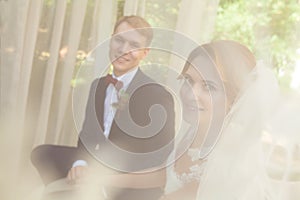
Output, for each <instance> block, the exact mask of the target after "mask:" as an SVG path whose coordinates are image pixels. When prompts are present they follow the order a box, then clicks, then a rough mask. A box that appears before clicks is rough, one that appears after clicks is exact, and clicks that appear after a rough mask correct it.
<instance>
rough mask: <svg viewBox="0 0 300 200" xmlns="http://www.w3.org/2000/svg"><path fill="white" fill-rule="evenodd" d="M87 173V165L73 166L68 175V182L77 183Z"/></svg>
mask: <svg viewBox="0 0 300 200" xmlns="http://www.w3.org/2000/svg"><path fill="white" fill-rule="evenodd" d="M86 174H87V166H76V167H72V168H71V169H70V170H69V172H68V176H67V183H68V184H76V183H79V182H81V181H82V180H83V178H84V177H86Z"/></svg>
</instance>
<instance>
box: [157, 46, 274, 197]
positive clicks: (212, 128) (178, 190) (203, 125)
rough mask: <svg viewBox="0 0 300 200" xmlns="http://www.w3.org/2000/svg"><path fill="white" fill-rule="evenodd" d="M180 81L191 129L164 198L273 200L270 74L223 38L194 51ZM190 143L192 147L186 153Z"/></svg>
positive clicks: (272, 101) (249, 53)
mask: <svg viewBox="0 0 300 200" xmlns="http://www.w3.org/2000/svg"><path fill="white" fill-rule="evenodd" d="M181 78H182V79H183V81H184V83H183V85H182V88H181V92H180V94H181V99H182V112H183V119H184V120H185V121H186V122H188V123H189V124H191V128H190V129H189V131H188V133H187V134H186V136H185V138H184V139H183V140H182V141H180V142H179V143H178V146H177V150H176V154H180V155H181V154H182V155H181V157H180V158H179V159H178V160H177V161H176V162H175V163H174V165H173V166H171V167H170V169H169V172H170V173H169V177H168V185H167V187H166V192H165V195H164V197H163V198H162V199H165V200H167V199H170V200H176V199H205V200H207V199H210V200H211V199H213V200H214V199H215V200H219V199H225V200H227V199H228V200H229V199H230V200H231V199H273V198H271V195H270V194H268V188H267V187H266V185H268V184H267V183H266V182H264V181H265V180H267V179H266V178H265V177H266V173H265V168H264V167H265V166H263V164H264V162H262V160H261V159H263V158H261V155H262V154H261V152H262V151H261V146H260V145H261V137H262V131H263V126H264V124H263V123H264V122H265V121H266V119H267V118H268V117H269V113H271V111H272V109H274V108H275V105H276V99H278V94H277V92H278V88H277V82H276V79H275V78H274V76H273V73H272V72H271V70H269V69H267V68H265V67H261V64H260V63H258V64H257V63H256V61H255V57H254V56H253V54H252V53H251V52H250V50H249V49H248V48H247V47H245V46H243V45H241V44H239V43H237V42H234V41H229V40H221V41H214V42H211V43H208V44H204V45H201V46H199V47H198V48H196V49H194V50H193V51H192V52H191V54H190V56H189V58H188V61H187V62H186V64H185V66H184V68H183V70H182V76H181ZM265 89H267V90H265ZM262 105H263V106H262ZM195 131H196V134H195V135H196V136H195V137H194V138H193V137H191V135H194V134H193V133H194V132H195ZM186 142H191V146H190V148H189V149H187V151H183V150H182V149H181V148H180V147H181V146H184V145H182V144H184V143H186Z"/></svg>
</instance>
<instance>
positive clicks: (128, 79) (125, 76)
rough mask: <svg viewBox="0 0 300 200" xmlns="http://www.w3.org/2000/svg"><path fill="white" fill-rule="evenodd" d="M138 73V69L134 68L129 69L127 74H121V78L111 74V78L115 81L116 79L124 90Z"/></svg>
mask: <svg viewBox="0 0 300 200" xmlns="http://www.w3.org/2000/svg"><path fill="white" fill-rule="evenodd" d="M137 71H138V67H135V68H133V69H131V70H130V71H129V72H127V73H125V74H123V75H122V76H118V77H116V76H115V74H114V73H112V77H113V78H115V79H118V81H122V82H123V88H124V89H125V90H126V89H127V87H128V86H129V84H130V82H131V81H132V79H133V77H134V76H135V74H136V73H137Z"/></svg>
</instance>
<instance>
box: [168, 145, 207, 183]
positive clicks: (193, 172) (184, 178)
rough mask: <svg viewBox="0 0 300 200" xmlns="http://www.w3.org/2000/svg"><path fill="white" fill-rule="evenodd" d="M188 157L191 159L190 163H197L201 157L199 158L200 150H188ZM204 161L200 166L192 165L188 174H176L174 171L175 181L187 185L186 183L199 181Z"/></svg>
mask: <svg viewBox="0 0 300 200" xmlns="http://www.w3.org/2000/svg"><path fill="white" fill-rule="evenodd" d="M188 156H189V157H190V158H191V161H192V162H194V161H197V160H199V159H200V158H201V157H200V150H199V149H192V148H190V149H188ZM205 161H206V160H204V162H203V163H201V164H195V165H192V166H190V167H189V172H185V173H182V174H177V173H176V172H175V171H174V172H175V174H176V177H177V179H178V180H179V181H180V182H181V184H187V183H190V182H191V181H194V180H196V181H198V182H199V181H200V179H201V175H202V173H203V171H204V168H205Z"/></svg>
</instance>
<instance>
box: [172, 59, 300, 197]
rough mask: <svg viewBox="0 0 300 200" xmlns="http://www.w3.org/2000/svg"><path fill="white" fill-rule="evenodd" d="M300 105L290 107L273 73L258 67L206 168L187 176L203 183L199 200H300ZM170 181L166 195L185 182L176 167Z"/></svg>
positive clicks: (208, 158) (231, 112) (229, 115)
mask: <svg viewBox="0 0 300 200" xmlns="http://www.w3.org/2000/svg"><path fill="white" fill-rule="evenodd" d="M293 98H296V97H293ZM298 100H299V99H298ZM299 102H300V101H297V100H294V102H291V101H289V102H287V101H286V99H284V98H283V97H282V94H281V93H280V90H279V87H278V84H277V80H276V78H275V76H274V73H273V72H272V70H271V69H269V68H267V67H266V66H265V65H264V64H263V63H262V62H258V65H257V67H256V68H255V69H254V70H253V72H252V73H251V74H250V75H249V79H248V81H247V84H246V85H245V87H243V91H242V92H241V95H240V96H239V98H238V100H237V101H236V103H235V104H234V106H233V107H232V108H231V111H230V113H229V114H228V116H227V117H226V120H225V124H224V126H223V130H222V133H221V136H220V138H219V139H218V141H217V144H216V145H215V147H214V149H213V151H212V152H211V153H210V155H209V156H208V157H207V162H206V163H205V167H199V166H198V168H197V167H196V168H195V167H194V168H193V169H194V170H193V169H190V173H188V174H186V178H187V180H189V179H190V178H193V177H192V176H193V175H194V174H197V179H199V181H200V184H199V189H198V194H197V200H208V199H209V200H299V199H300V120H299V116H298V115H299V114H300V103H299ZM191 159H192V157H191ZM197 170H199V171H198V172H197ZM200 174H201V177H200V176H199V175H200ZM167 180H168V183H167V187H166V193H169V192H172V191H175V190H176V189H178V188H179V187H181V186H183V184H184V182H185V181H184V178H183V177H182V175H181V176H178V174H176V173H175V172H174V170H173V167H172V166H170V167H169V168H168V179H167Z"/></svg>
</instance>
